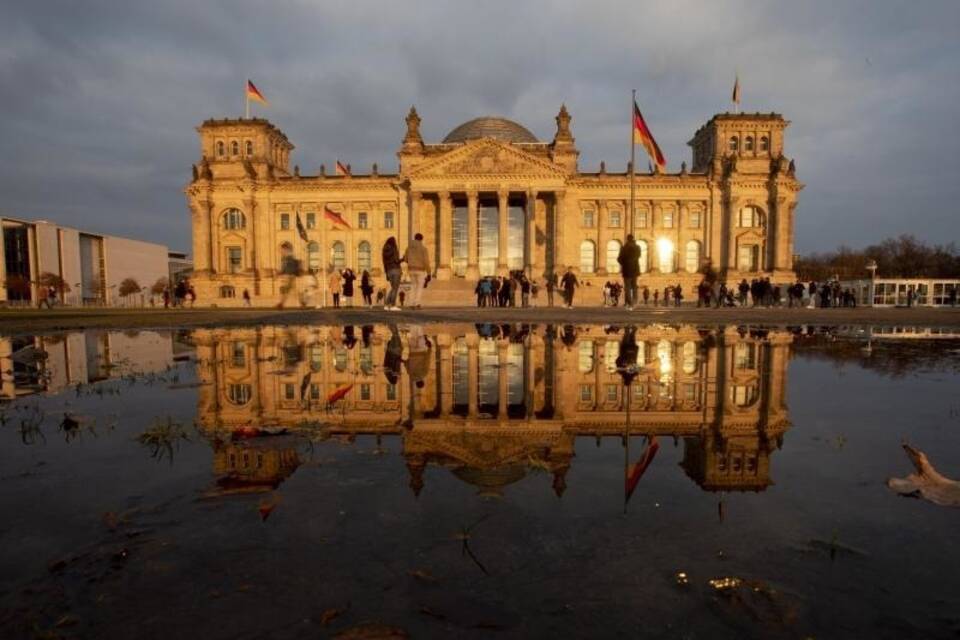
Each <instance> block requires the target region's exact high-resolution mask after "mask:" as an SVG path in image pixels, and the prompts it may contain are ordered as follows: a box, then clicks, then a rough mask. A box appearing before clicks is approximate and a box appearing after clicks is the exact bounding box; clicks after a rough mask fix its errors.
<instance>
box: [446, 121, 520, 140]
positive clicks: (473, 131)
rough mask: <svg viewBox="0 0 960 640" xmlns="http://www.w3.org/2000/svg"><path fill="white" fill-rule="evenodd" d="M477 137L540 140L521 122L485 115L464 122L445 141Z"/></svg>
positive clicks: (474, 138)
mask: <svg viewBox="0 0 960 640" xmlns="http://www.w3.org/2000/svg"><path fill="white" fill-rule="evenodd" d="M477 138H496V139H497V140H503V141H505V142H539V140H537V137H536V136H535V135H533V134H532V133H530V131H529V130H528V129H527V128H526V127H524V126H523V125H521V124H517V123H516V122H514V121H513V120H507V119H506V118H499V117H496V116H484V117H482V118H474V119H473V120H469V121H467V122H464V123H463V124H461V125H460V126H458V127H456V128H455V129H454V130H453V131H451V132H450V133H448V134H447V137H446V138H444V139H443V141H444V142H466V141H467V140H476V139H477Z"/></svg>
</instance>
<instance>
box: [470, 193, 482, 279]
mask: <svg viewBox="0 0 960 640" xmlns="http://www.w3.org/2000/svg"><path fill="white" fill-rule="evenodd" d="M478 206H479V202H478V194H477V192H476V191H468V192H467V279H468V280H476V279H477V278H479V277H480V265H479V260H478V257H477V255H478V248H479V247H478V239H477V238H478V231H479V227H478V222H479V221H478V219H477V207H478Z"/></svg>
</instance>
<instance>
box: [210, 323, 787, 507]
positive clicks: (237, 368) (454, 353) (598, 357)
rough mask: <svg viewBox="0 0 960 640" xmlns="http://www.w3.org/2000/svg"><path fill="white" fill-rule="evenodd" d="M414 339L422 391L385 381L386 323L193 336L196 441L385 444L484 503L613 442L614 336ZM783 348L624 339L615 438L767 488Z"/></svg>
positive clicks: (707, 481)
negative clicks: (627, 378) (320, 434)
mask: <svg viewBox="0 0 960 640" xmlns="http://www.w3.org/2000/svg"><path fill="white" fill-rule="evenodd" d="M424 330H425V331H426V332H427V333H428V334H430V335H429V337H428V340H429V343H430V351H429V365H428V367H427V368H426V369H427V370H426V371H425V373H424V374H423V381H424V384H423V386H422V388H420V387H418V386H417V385H415V384H413V382H412V380H411V377H410V375H409V374H408V370H407V368H406V367H403V368H402V369H401V373H400V376H399V378H398V379H397V382H396V384H393V383H391V382H390V381H389V380H388V378H387V376H385V368H384V364H385V363H387V364H390V362H391V351H393V349H394V348H396V347H398V346H401V347H402V349H403V352H402V357H403V359H404V360H407V359H408V357H409V354H410V351H409V344H408V336H407V335H406V332H404V331H401V332H398V334H397V338H399V343H398V342H397V341H396V340H395V341H393V342H392V343H391V331H390V330H389V328H386V327H377V328H375V329H374V328H373V327H370V328H368V329H367V330H365V331H364V330H361V332H359V333H358V332H357V330H355V329H353V328H352V327H346V328H338V327H310V328H307V327H299V328H295V327H267V328H250V329H239V330H226V329H218V330H199V331H196V332H195V333H194V339H195V343H196V346H197V354H198V357H199V359H200V362H201V363H202V365H203V366H202V367H201V372H200V377H201V379H202V380H203V381H204V382H208V383H210V384H208V385H204V386H202V387H201V388H200V397H199V403H200V407H199V411H198V413H199V420H200V423H201V425H202V426H203V428H205V429H206V430H207V431H208V432H210V433H216V432H217V431H220V430H223V431H230V430H231V429H235V428H237V427H240V426H254V427H258V426H275V425H283V426H288V427H296V426H298V425H304V426H309V425H312V426H313V427H314V428H317V425H321V427H320V428H321V429H323V430H324V432H325V433H329V434H331V435H342V436H346V437H348V438H349V437H353V436H356V435H362V434H377V435H387V434H389V435H399V436H400V437H401V438H402V439H403V452H404V456H405V459H406V462H407V466H408V468H409V470H410V474H411V487H412V488H413V489H414V490H415V491H418V492H419V490H420V489H421V488H422V486H423V472H424V469H425V468H426V467H427V466H429V465H435V466H441V467H445V468H448V469H450V470H451V471H452V472H453V473H455V474H456V475H457V476H458V477H460V478H461V479H463V480H466V481H468V482H471V483H472V484H475V485H477V486H478V487H479V488H480V489H481V491H482V492H485V493H496V492H497V491H499V490H500V489H502V487H503V486H505V485H507V484H509V483H511V482H514V481H516V480H518V479H519V478H521V477H523V476H524V475H526V473H527V472H528V471H529V470H531V469H540V470H543V471H546V472H548V473H550V474H552V475H553V485H554V488H555V490H556V491H557V492H558V493H559V492H562V490H563V488H564V486H565V484H564V483H565V481H564V477H565V474H566V471H567V469H568V468H569V466H570V464H571V460H572V458H573V455H574V441H575V439H576V437H578V436H594V437H597V438H599V437H604V436H611V437H616V438H618V439H620V438H623V437H624V436H625V434H626V429H627V424H626V408H627V404H626V403H627V400H628V398H627V396H626V393H627V390H626V388H625V387H624V386H623V384H622V379H621V376H620V373H619V372H618V370H617V367H618V364H617V359H618V356H619V355H620V348H621V338H622V337H623V333H622V331H620V332H617V333H606V332H605V331H604V330H603V329H602V328H600V327H590V328H580V329H576V328H574V327H572V326H567V327H553V326H543V325H541V326H534V327H530V326H526V325H524V326H521V325H509V326H505V327H496V326H482V327H477V328H474V327H472V326H471V327H460V328H459V330H457V329H453V328H442V329H440V330H437V329H436V328H432V327H426V328H424ZM364 335H365V336H366V338H367V339H364ZM415 335H416V329H415V331H414V332H411V336H415ZM790 340H791V336H790V334H788V333H786V332H769V333H766V332H764V333H763V334H761V335H749V334H744V335H741V334H740V333H738V332H737V331H736V330H734V329H725V330H715V331H698V330H697V329H695V328H693V327H684V328H667V327H656V326H654V327H645V328H641V329H639V330H638V331H637V332H636V341H637V367H638V375H637V376H636V378H635V379H634V380H633V382H632V384H631V386H630V387H629V393H630V394H631V395H630V398H629V401H630V409H631V414H630V425H629V432H630V435H631V436H633V437H638V436H641V435H643V436H655V435H663V436H673V437H678V438H682V439H683V442H684V459H683V468H684V469H685V470H686V472H687V473H688V475H690V477H691V478H692V479H694V480H695V481H696V482H697V483H698V484H700V485H701V486H702V487H704V488H705V489H708V490H735V489H752V490H760V489H763V488H764V487H766V486H767V485H768V484H769V483H770V482H771V480H770V466H769V465H770V454H771V452H772V450H773V449H774V448H775V447H777V446H778V445H779V443H780V442H781V439H782V436H783V434H784V432H785V431H786V430H787V429H788V428H789V421H788V418H787V408H786V402H785V382H786V380H785V378H786V364H787V359H788V357H787V356H788V349H789V344H790ZM385 358H386V359H385ZM415 375H417V376H419V374H416V373H415ZM349 385H352V387H349ZM348 387H349V390H348V391H347V392H346V395H345V397H344V399H343V400H342V401H339V402H337V403H335V404H334V406H333V407H328V406H327V398H328V397H329V396H330V394H332V393H334V392H336V391H337V390H340V391H341V392H342V391H343V390H344V389H347V388H348ZM408 421H409V424H412V426H413V428H412V429H409V430H408V429H405V428H404V426H405V424H408Z"/></svg>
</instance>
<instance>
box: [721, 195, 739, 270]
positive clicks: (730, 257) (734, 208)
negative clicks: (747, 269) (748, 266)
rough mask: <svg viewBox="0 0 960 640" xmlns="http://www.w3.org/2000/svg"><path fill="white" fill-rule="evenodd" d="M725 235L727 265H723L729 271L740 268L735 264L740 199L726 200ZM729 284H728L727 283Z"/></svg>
mask: <svg viewBox="0 0 960 640" xmlns="http://www.w3.org/2000/svg"><path fill="white" fill-rule="evenodd" d="M725 204H726V207H725V209H726V216H725V217H726V222H727V224H726V225H725V228H726V234H727V237H726V238H724V239H723V241H724V242H725V243H726V245H727V264H726V265H725V266H726V267H727V268H728V269H730V270H731V271H736V270H738V269H739V268H740V265H738V264H737V217H738V215H739V211H740V198H734V197H731V198H728V199H727V201H726V203H725ZM727 284H729V283H727Z"/></svg>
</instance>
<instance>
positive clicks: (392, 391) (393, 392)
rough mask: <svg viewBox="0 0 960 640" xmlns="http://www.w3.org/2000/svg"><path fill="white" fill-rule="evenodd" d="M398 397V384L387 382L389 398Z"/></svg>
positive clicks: (394, 398)
mask: <svg viewBox="0 0 960 640" xmlns="http://www.w3.org/2000/svg"><path fill="white" fill-rule="evenodd" d="M396 399H397V385H395V384H393V383H387V400H396Z"/></svg>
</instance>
